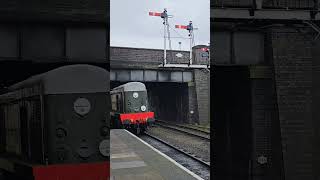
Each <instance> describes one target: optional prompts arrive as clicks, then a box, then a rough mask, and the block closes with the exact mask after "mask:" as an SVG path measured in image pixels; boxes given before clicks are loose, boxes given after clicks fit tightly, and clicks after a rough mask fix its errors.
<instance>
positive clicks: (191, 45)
mask: <svg viewBox="0 0 320 180" xmlns="http://www.w3.org/2000/svg"><path fill="white" fill-rule="evenodd" d="M175 28H177V29H185V30H188V31H189V37H190V60H189V64H190V65H191V64H192V47H193V44H194V34H193V30H197V29H198V28H194V27H193V24H192V21H189V24H188V25H175Z"/></svg>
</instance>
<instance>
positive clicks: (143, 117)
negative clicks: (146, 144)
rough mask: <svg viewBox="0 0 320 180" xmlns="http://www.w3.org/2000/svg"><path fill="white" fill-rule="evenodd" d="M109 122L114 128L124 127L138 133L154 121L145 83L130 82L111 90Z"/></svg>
mask: <svg viewBox="0 0 320 180" xmlns="http://www.w3.org/2000/svg"><path fill="white" fill-rule="evenodd" d="M111 102H112V112H111V118H112V119H111V122H112V125H113V127H114V128H125V129H129V130H132V131H134V132H135V133H137V134H139V133H140V132H142V133H143V132H144V131H146V129H147V127H148V125H151V124H152V123H153V122H154V112H150V111H149V107H148V95H147V90H146V88H145V85H144V84H143V83H140V82H130V83H127V84H124V85H121V86H119V87H116V88H114V89H113V90H112V91H111Z"/></svg>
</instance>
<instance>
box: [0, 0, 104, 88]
mask: <svg viewBox="0 0 320 180" xmlns="http://www.w3.org/2000/svg"><path fill="white" fill-rule="evenodd" d="M0 4H1V5H0V63H1V66H0V93H1V92H4V91H6V86H8V85H10V84H13V83H15V82H17V81H21V80H24V79H26V78H28V77H29V76H31V75H34V74H39V73H43V72H47V71H49V70H51V69H53V68H57V67H59V66H61V65H67V64H74V63H88V64H95V65H99V66H103V67H105V68H109V61H108V58H107V57H108V51H109V49H108V48H107V47H109V46H108V44H109V13H108V9H109V3H107V1H101V0H84V1H66V0H56V1H45V2H41V1H37V0H30V1H20V0H5V1H1V3H0Z"/></svg>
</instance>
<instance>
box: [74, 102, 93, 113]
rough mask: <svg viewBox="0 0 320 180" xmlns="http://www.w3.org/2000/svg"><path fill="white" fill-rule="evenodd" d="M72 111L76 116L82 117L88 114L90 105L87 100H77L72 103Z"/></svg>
mask: <svg viewBox="0 0 320 180" xmlns="http://www.w3.org/2000/svg"><path fill="white" fill-rule="evenodd" d="M73 109H74V111H75V112H76V113H77V114H79V115H81V116H84V115H86V114H88V113H89V111H90V109H91V104H90V102H89V100H88V99H86V98H78V99H77V100H76V101H75V102H74V103H73Z"/></svg>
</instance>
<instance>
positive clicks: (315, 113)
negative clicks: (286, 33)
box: [312, 40, 320, 180]
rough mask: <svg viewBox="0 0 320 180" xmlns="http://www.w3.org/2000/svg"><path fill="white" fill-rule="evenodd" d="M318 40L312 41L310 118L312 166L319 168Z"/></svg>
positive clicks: (319, 86)
mask: <svg viewBox="0 0 320 180" xmlns="http://www.w3.org/2000/svg"><path fill="white" fill-rule="evenodd" d="M319 49H320V40H317V41H315V42H314V43H313V48H312V57H313V61H312V62H313V69H312V119H313V126H314V127H315V128H314V138H313V142H314V143H313V144H314V147H313V148H314V149H313V153H314V156H313V167H314V168H315V169H320V141H319V139H320V121H319V119H320V111H319V107H320V94H319V92H320V83H319V82H320V61H319V60H320V51H319ZM315 176H316V177H315V178H314V179H316V180H319V179H320V174H319V173H317V175H315Z"/></svg>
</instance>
